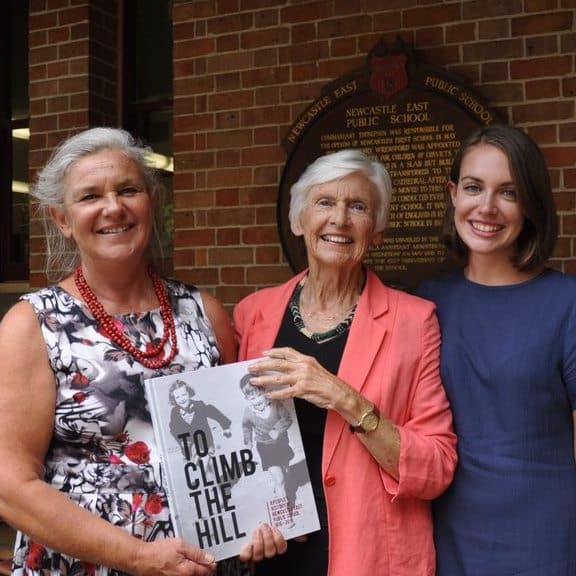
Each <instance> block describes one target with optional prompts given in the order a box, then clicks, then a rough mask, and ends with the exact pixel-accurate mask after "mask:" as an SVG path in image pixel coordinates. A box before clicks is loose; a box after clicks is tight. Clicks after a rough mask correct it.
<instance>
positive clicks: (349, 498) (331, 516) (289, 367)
mask: <svg viewBox="0 0 576 576" xmlns="http://www.w3.org/2000/svg"><path fill="white" fill-rule="evenodd" d="M391 192H392V185H391V181H390V177H389V175H388V173H387V171H386V169H385V168H384V166H382V165H381V164H380V163H379V162H377V161H374V160H372V159H370V158H369V157H367V156H366V155H365V154H363V153H362V152H361V151H358V150H342V151H340V152H336V153H333V154H329V155H326V156H322V157H320V158H318V159H317V160H316V161H315V162H314V163H312V164H311V165H310V166H309V167H308V168H307V169H306V170H305V172H304V173H303V174H302V176H301V177H300V179H299V180H298V181H297V182H296V183H295V184H294V186H293V187H292V189H291V205H290V224H291V229H292V231H293V233H294V234H295V235H296V236H302V237H303V239H304V243H305V246H306V252H307V256H308V266H309V267H308V269H307V270H305V271H304V272H302V273H300V274H298V275H297V276H296V277H294V278H293V279H291V280H290V281H288V282H287V283H285V284H283V285H281V286H277V287H273V288H266V289H263V290H260V291H258V292H256V293H254V294H251V295H249V296H248V297H246V298H245V299H244V300H243V301H242V302H240V304H238V306H237V307H236V309H235V311H234V319H235V326H236V330H237V334H238V337H239V343H240V352H239V357H240V359H241V360H246V359H258V360H255V362H254V363H253V364H252V365H251V366H250V371H251V373H252V379H251V382H252V383H253V384H254V385H257V386H262V387H263V388H264V389H266V390H267V395H268V396H269V397H270V398H279V399H281V398H294V399H295V403H296V409H297V414H298V419H299V423H300V428H301V432H302V436H303V441H304V448H305V451H306V460H307V464H308V468H309V471H310V476H311V480H312V485H313V488H314V493H315V498H316V504H317V507H318V511H319V516H320V524H321V529H320V531H319V532H315V533H312V534H309V535H308V536H307V538H306V540H305V541H294V542H290V543H289V546H288V551H287V552H286V554H284V555H283V556H276V557H275V558H272V559H269V560H265V561H264V562H263V563H261V564H259V565H258V566H257V567H256V574H275V575H276V576H281V575H284V574H286V575H293V574H298V576H306V575H314V576H323V575H327V574H329V575H330V576H349V575H350V574H354V575H355V576H373V575H374V574H378V575H379V576H387V575H392V574H393V575H395V576H403V575H405V576H413V575H414V574H418V575H421V576H424V575H426V576H430V575H432V574H434V572H435V553H434V545H433V538H432V520H431V513H430V506H429V501H430V500H431V499H433V498H436V497H437V496H439V495H440V494H441V493H442V492H443V491H444V489H445V488H446V487H447V486H448V484H449V483H450V481H451V480H452V476H453V473H454V468H455V465H456V460H457V457H456V437H455V435H454V433H453V430H452V414H451V411H450V407H449V404H448V401H447V398H446V395H445V392H444V388H443V386H442V383H441V380H440V373H439V350H440V333H439V328H438V322H437V319H436V316H435V311H434V306H433V305H432V304H431V303H429V302H427V301H425V300H422V299H420V298H418V297H416V296H412V295H409V294H406V293H404V292H401V291H398V290H393V289H391V288H388V287H387V286H385V285H384V284H383V283H382V282H381V281H380V279H379V278H378V277H377V276H376V274H374V273H373V272H372V271H370V270H368V269H366V267H365V266H364V264H363V260H364V257H365V256H366V253H367V251H368V249H369V247H370V245H371V244H374V243H378V242H379V241H380V240H381V238H382V235H383V233H384V230H385V228H386V223H387V219H388V211H389V206H390V197H391ZM279 384H282V385H284V386H282V387H280V389H278V385H279ZM268 387H271V388H268Z"/></svg>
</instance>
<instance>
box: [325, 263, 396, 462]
mask: <svg viewBox="0 0 576 576" xmlns="http://www.w3.org/2000/svg"><path fill="white" fill-rule="evenodd" d="M367 274H368V277H367V281H366V288H365V289H364V293H363V295H362V296H361V297H360V300H359V302H358V308H357V310H356V314H355V315H354V320H353V321H352V325H351V326H350V334H349V335H348V341H347V343H346V348H345V349H344V354H343V356H342V361H341V362H340V369H339V370H338V377H339V378H341V379H342V380H344V382H346V383H347V384H349V385H350V386H352V387H353V388H355V389H356V390H358V391H359V392H361V391H362V389H363V388H364V386H365V385H366V382H367V381H368V375H369V373H370V369H371V368H372V364H373V363H374V360H375V358H376V356H377V354H378V352H379V350H380V348H381V346H382V343H383V340H384V337H385V336H386V332H387V330H388V325H389V322H388V321H387V318H386V313H387V312H388V307H389V302H388V289H387V288H386V287H385V286H384V285H383V284H382V283H381V282H380V280H379V279H378V277H377V276H376V275H375V274H374V273H373V272H371V271H368V272H367ZM345 428H346V429H347V428H348V424H347V423H346V422H345V421H344V420H343V419H342V418H341V417H340V416H339V415H338V414H336V412H333V411H330V412H328V416H327V419H326V429H325V433H324V456H323V461H324V462H325V466H324V469H326V468H327V467H328V465H329V463H330V460H331V459H332V456H333V454H334V450H335V449H336V446H337V444H338V441H339V439H340V436H341V434H342V431H343V430H344V429H345Z"/></svg>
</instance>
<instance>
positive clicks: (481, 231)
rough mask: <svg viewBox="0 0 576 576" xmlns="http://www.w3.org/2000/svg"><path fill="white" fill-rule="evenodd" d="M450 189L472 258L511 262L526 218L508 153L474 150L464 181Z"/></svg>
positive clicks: (464, 168)
mask: <svg viewBox="0 0 576 576" xmlns="http://www.w3.org/2000/svg"><path fill="white" fill-rule="evenodd" d="M448 186H449V191H450V196H451V199H452V204H453V205H454V224H455V226H456V230H457V232H458V235H459V236H460V238H461V240H462V242H464V244H466V246H467V247H468V250H469V259H470V260H473V259H474V258H478V257H486V256H488V257H494V258H506V259H507V260H508V261H509V260H510V258H511V257H512V256H513V255H514V254H515V252H516V242H517V240H518V236H519V235H520V233H521V232H522V228H523V226H524V216H523V213H522V209H521V207H520V204H519V203H518V199H517V193H516V187H515V184H514V182H513V179H512V175H511V173H510V166H509V163H508V158H507V157H506V155H505V154H504V152H502V151H501V150H500V149H499V148H497V147H495V146H492V145H490V144H479V145H477V146H474V147H473V148H470V149H469V151H468V152H467V153H466V155H465V156H464V157H463V159H462V164H461V167H460V180H459V181H458V183H454V182H450V183H449V185H448Z"/></svg>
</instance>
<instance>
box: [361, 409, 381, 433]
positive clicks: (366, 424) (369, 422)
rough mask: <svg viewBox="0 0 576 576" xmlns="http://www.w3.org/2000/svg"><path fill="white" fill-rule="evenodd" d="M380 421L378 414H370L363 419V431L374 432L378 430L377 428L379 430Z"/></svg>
mask: <svg viewBox="0 0 576 576" xmlns="http://www.w3.org/2000/svg"><path fill="white" fill-rule="evenodd" d="M379 421H380V418H378V414H376V413H375V412H369V413H368V414H366V416H364V418H363V419H362V424H361V426H362V429H363V430H364V431H365V432H374V430H376V428H378V422H379Z"/></svg>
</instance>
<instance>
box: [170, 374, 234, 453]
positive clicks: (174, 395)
mask: <svg viewBox="0 0 576 576" xmlns="http://www.w3.org/2000/svg"><path fill="white" fill-rule="evenodd" d="M194 396H196V392H195V390H194V388H193V387H192V386H191V385H190V384H188V383H186V382H184V380H176V381H175V382H173V383H172V384H171V386H170V392H169V395H168V397H169V400H170V404H172V406H173V408H172V412H171V414H170V433H171V434H172V436H173V437H174V438H175V439H176V441H177V442H178V443H179V444H180V445H181V446H182V438H181V437H180V436H181V435H182V434H189V435H190V436H192V435H193V434H194V433H195V432H197V431H201V432H202V434H203V441H205V444H206V446H205V448H206V450H207V451H208V452H209V453H210V454H213V453H214V449H215V444H214V434H212V428H211V426H210V422H209V421H210V420H211V421H214V422H216V423H217V424H218V425H219V426H220V428H221V429H222V431H223V435H224V437H225V438H230V436H231V432H230V424H232V422H231V420H230V418H228V416H226V415H225V414H223V413H222V412H221V411H220V410H218V408H216V406H213V405H211V404H206V403H205V402H203V401H202V400H195V399H194ZM203 443H204V442H203ZM188 444H189V446H191V448H192V449H194V443H193V442H189V443H188ZM183 450H184V448H183Z"/></svg>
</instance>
